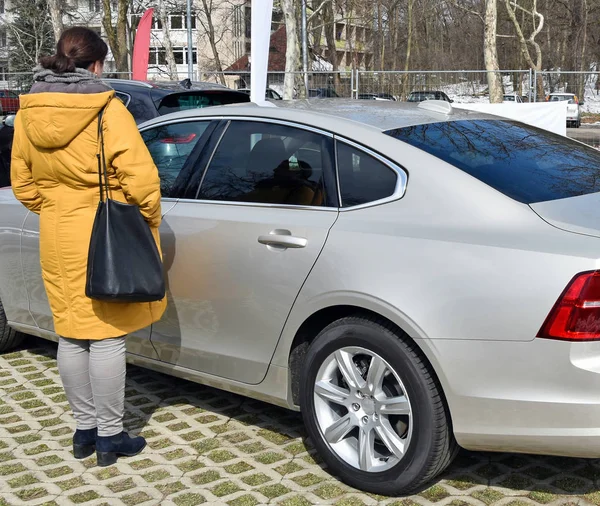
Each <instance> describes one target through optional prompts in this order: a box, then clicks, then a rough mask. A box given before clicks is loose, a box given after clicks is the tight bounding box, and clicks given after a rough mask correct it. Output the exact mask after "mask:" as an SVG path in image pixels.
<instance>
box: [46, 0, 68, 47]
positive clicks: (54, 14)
mask: <svg viewBox="0 0 600 506" xmlns="http://www.w3.org/2000/svg"><path fill="white" fill-rule="evenodd" d="M48 10H49V11H50V20H51V21H52V30H53V31H54V40H55V41H56V42H58V39H59V38H60V35H61V34H62V32H63V30H64V26H63V14H64V4H63V0H48Z"/></svg>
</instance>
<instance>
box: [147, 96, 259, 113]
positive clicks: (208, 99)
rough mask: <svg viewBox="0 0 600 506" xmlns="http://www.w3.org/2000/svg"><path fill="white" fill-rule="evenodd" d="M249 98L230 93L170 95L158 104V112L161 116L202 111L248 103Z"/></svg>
mask: <svg viewBox="0 0 600 506" xmlns="http://www.w3.org/2000/svg"><path fill="white" fill-rule="evenodd" d="M249 101H250V97H249V96H248V95H246V94H245V93H244V94H242V93H235V92H230V91H213V90H209V91H197V92H186V93H172V94H171V95H167V96H166V97H165V98H164V99H163V100H162V101H161V103H160V106H159V107H158V112H159V114H160V115H161V116H162V115H164V114H169V113H171V112H177V111H185V110H188V109H202V108H204V107H211V106H213V105H227V104H236V103H238V102H249Z"/></svg>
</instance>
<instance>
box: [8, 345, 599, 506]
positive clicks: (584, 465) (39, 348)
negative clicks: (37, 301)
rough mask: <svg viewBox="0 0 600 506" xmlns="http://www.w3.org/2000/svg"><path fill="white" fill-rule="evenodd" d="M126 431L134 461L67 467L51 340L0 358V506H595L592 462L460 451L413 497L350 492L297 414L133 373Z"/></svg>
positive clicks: (64, 414) (65, 414) (64, 419)
mask: <svg viewBox="0 0 600 506" xmlns="http://www.w3.org/2000/svg"><path fill="white" fill-rule="evenodd" d="M126 428H127V430H130V431H132V432H134V433H140V434H142V435H143V436H145V437H146V438H147V439H148V447H147V448H146V449H145V450H144V452H142V453H141V454H140V455H138V456H136V457H132V458H121V459H119V461H118V464H117V465H115V466H112V467H107V468H99V467H96V463H95V457H90V458H88V459H86V460H83V461H78V460H75V459H74V458H73V455H72V454H71V435H72V431H73V430H74V422H73V418H72V416H71V414H70V413H69V409H68V404H67V401H66V398H65V395H64V392H63V390H62V386H61V382H60V378H59V374H58V369H57V365H56V345H55V344H54V343H50V342H47V341H43V340H38V339H33V338H32V339H30V340H29V341H28V342H27V343H26V344H24V345H23V346H22V347H21V349H19V350H18V351H16V352H14V353H10V354H4V355H0V506H6V505H11V506H12V505H21V504H26V505H42V504H43V505H46V506H51V505H79V504H84V505H87V506H98V505H107V506H121V505H124V506H134V505H138V504H139V505H165V506H170V505H176V506H192V505H196V504H214V505H217V504H218V505H224V504H227V505H229V506H255V505H258V504H281V505H285V506H305V505H311V504H333V505H337V506H360V505H375V504H385V505H395V506H428V505H430V504H436V505H439V506H446V505H448V506H468V505H477V506H491V505H498V506H526V505H555V504H573V505H575V504H581V505H589V504H595V505H600V489H599V481H598V480H599V479H600V461H595V460H587V461H586V460H581V459H565V458H556V457H554V458H553V457H534V456H526V455H509V454H488V453H471V452H462V453H461V455H460V456H459V458H458V459H457V460H456V462H455V463H454V464H453V465H452V466H451V468H450V469H449V470H448V471H447V472H446V473H445V474H444V475H443V476H442V477H441V478H440V479H439V480H437V481H436V482H435V483H432V484H431V486H430V487H429V488H427V489H426V490H423V491H422V492H421V493H419V494H417V495H414V496H412V497H407V498H396V499H393V498H385V497H379V496H375V495H371V494H365V493H361V492H359V491H357V490H353V489H351V488H349V487H347V486H345V485H343V484H341V483H340V482H338V481H337V480H335V479H334V478H332V477H331V476H330V475H329V474H328V473H327V470H326V469H323V467H322V466H321V465H320V462H319V459H318V457H317V456H316V455H315V454H314V451H313V449H312V448H311V445H310V442H308V441H306V440H305V432H304V429H303V425H302V420H301V418H300V416H299V415H298V414H297V413H293V412H290V411H286V410H284V409H280V408H276V407H273V406H270V405H268V404H264V403H262V402H257V401H253V400H250V399H247V398H244V397H240V396H237V395H233V394H229V393H225V392H221V391H219V390H215V389H213V388H208V387H204V386H201V385H198V384H195V383H191V382H188V381H183V380H179V379H175V378H171V377H169V376H166V375H163V374H158V373H154V372H150V371H147V370H144V369H140V368H137V367H130V368H129V370H128V380H127V389H126Z"/></svg>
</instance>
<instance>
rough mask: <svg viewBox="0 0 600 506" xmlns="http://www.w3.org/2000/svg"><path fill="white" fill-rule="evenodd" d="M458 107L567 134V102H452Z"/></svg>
mask: <svg viewBox="0 0 600 506" xmlns="http://www.w3.org/2000/svg"><path fill="white" fill-rule="evenodd" d="M452 106H453V107H455V108H457V109H468V110H471V111H478V112H483V113H487V114H494V115H496V116H502V117H505V118H509V119H513V120H516V121H521V122H523V123H526V124H528V125H532V126H536V127H539V128H543V129H544V130H550V131H551V132H554V133H557V134H559V135H567V102H566V101H563V102H535V103H531V104H527V103H525V104H517V103H502V104H452Z"/></svg>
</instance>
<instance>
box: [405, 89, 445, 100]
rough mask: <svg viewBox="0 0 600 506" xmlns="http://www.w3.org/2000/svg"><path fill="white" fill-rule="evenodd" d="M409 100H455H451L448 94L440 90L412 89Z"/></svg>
mask: <svg viewBox="0 0 600 506" xmlns="http://www.w3.org/2000/svg"><path fill="white" fill-rule="evenodd" d="M407 100H408V102H424V101H425V100H444V101H446V102H450V103H452V102H454V100H451V99H450V97H449V96H448V95H446V94H445V93H444V92H443V91H439V90H425V91H412V92H411V93H410V95H409V96H408V99H407Z"/></svg>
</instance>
